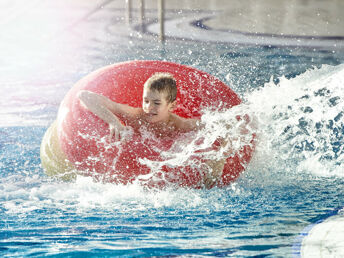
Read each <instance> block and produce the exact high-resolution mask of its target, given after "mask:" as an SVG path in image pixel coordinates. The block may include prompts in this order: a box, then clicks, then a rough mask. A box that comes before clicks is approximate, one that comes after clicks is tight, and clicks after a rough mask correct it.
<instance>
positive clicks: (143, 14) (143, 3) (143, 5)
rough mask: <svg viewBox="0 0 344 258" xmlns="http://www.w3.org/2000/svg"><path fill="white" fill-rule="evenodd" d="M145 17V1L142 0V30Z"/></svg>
mask: <svg viewBox="0 0 344 258" xmlns="http://www.w3.org/2000/svg"><path fill="white" fill-rule="evenodd" d="M144 19H145V1H144V0H140V24H141V31H143V29H144V27H143V23H144Z"/></svg>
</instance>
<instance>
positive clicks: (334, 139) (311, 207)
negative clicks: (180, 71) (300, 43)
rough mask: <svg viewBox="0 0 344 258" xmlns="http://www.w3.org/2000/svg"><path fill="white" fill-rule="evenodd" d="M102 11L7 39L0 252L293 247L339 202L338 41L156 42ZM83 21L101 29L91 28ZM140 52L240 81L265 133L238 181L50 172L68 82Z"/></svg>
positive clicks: (279, 253)
mask: <svg viewBox="0 0 344 258" xmlns="http://www.w3.org/2000/svg"><path fill="white" fill-rule="evenodd" d="M104 17H105V18H103V19H102V20H100V21H99V20H98V18H99V17H97V16H95V17H92V16H91V17H89V18H88V20H87V21H84V23H82V24H81V25H80V26H81V28H80V27H76V28H74V29H73V30H71V31H69V30H66V31H63V34H62V35H63V36H61V37H53V36H54V35H53V36H52V37H49V38H48V41H47V42H49V44H45V45H44V46H41V45H40V46H38V45H37V44H35V42H34V41H33V44H32V45H31V46H27V48H26V50H25V51H24V50H22V48H21V46H22V44H23V43H22V42H16V43H14V42H12V43H8V45H7V46H6V47H7V52H8V53H7V54H6V55H4V58H3V59H2V60H1V62H2V63H3V66H2V68H1V70H0V74H1V77H0V85H1V87H0V93H1V94H0V107H1V112H0V118H1V127H0V171H1V174H0V215H1V221H0V255H1V256H19V257H21V256H53V257H54V256H56V257H59V256H61V257H65V256H69V257H84V256H94V257H96V256H102V257H106V256H125V257H133V256H138V257H151V256H188V257H193V256H195V257H203V256H204V257H206V256H211V257H214V256H215V257H216V256H220V257H223V256H234V257H246V256H258V257H269V256H271V257H290V256H293V255H296V256H297V255H298V254H299V246H300V241H301V240H300V234H301V233H302V232H303V231H304V229H305V228H306V227H308V226H309V225H312V224H313V223H316V222H317V221H319V220H322V219H324V218H326V217H328V216H329V215H333V214H338V213H340V211H341V210H342V209H343V206H344V202H343V200H344V187H343V185H344V172H343V159H344V149H343V142H344V124H343V112H344V108H343V105H344V104H343V103H342V101H341V100H342V98H343V96H344V88H343V85H342V83H343V81H344V65H343V63H344V52H341V51H340V50H335V51H333V50H320V49H307V48H305V49H302V48H275V47H262V46H232V45H226V44H224V43H222V44H213V43H202V42H191V41H183V40H168V41H167V42H166V43H165V44H160V43H159V42H157V41H156V40H154V39H152V38H145V37H143V38H137V37H135V36H132V37H131V36H123V35H118V34H117V35H109V34H108V33H107V32H108V31H110V29H109V27H110V26H112V25H111V24H113V23H110V21H109V20H110V18H109V20H106V17H107V16H106V15H105V16H104ZM111 22H113V20H111ZM118 22H120V21H118ZM85 27H86V28H87V29H89V30H91V31H92V32H94V31H98V33H90V34H88V35H84V34H82V33H81V32H82V31H84V30H85ZM43 29H44V28H43ZM55 36H56V35H55ZM80 38H81V39H82V40H81V39H80ZM29 40H30V39H29ZM7 42H10V41H9V40H8V41H7ZM25 44H27V43H25ZM53 50H54V51H53ZM2 51H3V52H6V51H4V50H2ZM11 53H16V56H13V55H11ZM133 59H157V60H168V61H173V62H178V63H182V64H186V65H190V66H193V67H196V68H198V69H201V70H204V71H207V72H209V73H211V74H213V75H215V76H217V77H218V78H220V79H221V80H223V81H224V82H226V83H228V84H229V85H231V87H232V88H233V89H234V90H235V91H236V92H238V94H239V95H240V96H241V97H242V98H243V100H244V105H243V106H242V107H241V108H242V110H243V111H245V112H247V111H248V112H250V113H251V114H254V116H255V117H256V118H257V124H258V130H257V133H258V139H259V141H258V145H257V148H256V153H255V156H254V157H253V160H252V162H251V163H250V165H249V167H248V168H247V169H246V171H245V173H244V174H243V175H242V176H241V177H240V179H239V180H238V181H236V182H235V183H233V184H232V185H230V186H228V187H226V188H222V189H218V188H214V189H211V190H194V189H173V188H168V189H165V190H156V189H155V190H147V189H143V188H142V187H140V186H139V185H135V184H134V185H129V186H121V185H112V184H101V183H95V182H92V180H91V179H90V178H82V177H80V178H77V180H76V181H75V182H60V181H58V180H55V179H53V178H49V177H47V176H46V175H45V174H44V172H43V169H42V167H41V165H40V158H39V149H40V143H41V140H42V137H43V134H44V132H45V131H46V129H47V128H48V126H49V125H50V124H51V123H52V121H53V120H54V119H55V117H56V114H57V110H58V105H59V103H60V102H61V100H62V99H63V96H64V94H65V93H66V92H67V91H68V89H69V88H70V87H71V86H72V85H73V84H74V83H75V82H76V81H77V80H78V79H80V78H82V77H83V76H84V75H86V74H88V73H89V72H91V71H93V70H95V69H97V68H99V67H102V66H104V65H107V64H111V63H116V62H120V61H126V60H133ZM219 129H220V128H219Z"/></svg>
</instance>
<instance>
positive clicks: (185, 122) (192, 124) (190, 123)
mask: <svg viewBox="0 0 344 258" xmlns="http://www.w3.org/2000/svg"><path fill="white" fill-rule="evenodd" d="M171 120H172V122H173V123H174V125H175V127H176V129H177V130H180V131H181V132H190V131H194V130H197V129H198V128H199V122H200V121H199V120H198V119H193V118H184V117H180V116H178V115H176V114H171Z"/></svg>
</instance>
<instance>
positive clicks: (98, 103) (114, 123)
mask: <svg viewBox="0 0 344 258" xmlns="http://www.w3.org/2000/svg"><path fill="white" fill-rule="evenodd" d="M78 98H79V99H80V101H81V103H82V104H83V105H84V106H85V107H86V108H87V109H88V110H90V111H91V112H92V113H94V114H95V115H97V116H98V117H99V118H101V119H102V120H103V121H105V122H106V123H108V124H109V127H110V137H112V136H113V134H114V133H115V137H116V139H118V138H119V133H120V131H122V130H123V129H124V126H123V125H122V123H121V122H120V121H119V119H118V117H117V116H116V115H115V114H114V113H118V114H125V113H127V112H128V113H129V112H130V111H126V110H125V109H126V105H122V104H118V103H116V102H113V101H111V100H110V99H108V98H107V97H105V96H102V95H99V94H96V93H94V92H90V91H85V90H83V91H80V92H79V93H78Z"/></svg>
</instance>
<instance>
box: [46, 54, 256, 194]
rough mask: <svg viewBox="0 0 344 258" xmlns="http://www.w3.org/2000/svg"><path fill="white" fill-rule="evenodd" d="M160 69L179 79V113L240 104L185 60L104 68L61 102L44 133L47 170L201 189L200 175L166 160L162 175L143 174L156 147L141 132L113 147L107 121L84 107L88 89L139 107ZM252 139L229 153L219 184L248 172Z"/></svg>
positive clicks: (60, 174) (63, 174)
mask: <svg viewBox="0 0 344 258" xmlns="http://www.w3.org/2000/svg"><path fill="white" fill-rule="evenodd" d="M156 72H168V73H171V74H173V76H174V78H175V79H176V81H177V88H178V95H177V107H176V108H175V110H174V113H176V114H177V115H179V116H181V117H185V118H200V117H201V115H202V109H204V108H211V107H213V108H216V110H219V109H228V108H231V107H233V106H235V105H238V104H240V103H241V100H240V98H239V97H238V96H237V94H236V93H235V92H234V91H233V90H231V89H230V88H229V87H228V86H227V85H226V84H224V83H223V82H221V81H220V80H218V79H217V78H215V77H214V76H212V75H210V74H208V73H205V72H203V71H200V70H197V69H195V68H192V67H188V66H185V65H180V64H176V63H171V62H163V61H130V62H123V63H118V64H114V65H110V66H106V67H103V68H101V69H99V70H96V71H95V72H92V73H91V74H89V75H87V76H86V77H84V78H83V79H81V80H80V81H79V82H77V83H76V84H75V85H74V86H73V87H72V88H71V89H70V91H69V92H68V93H67V94H66V96H65V98H64V99H63V101H62V102H61V105H60V107H59V111H58V116H57V119H56V121H55V122H54V123H53V124H52V125H51V126H50V128H49V129H48V130H47V132H46V133H45V135H44V137H43V140H42V144H41V161H42V166H43V168H44V170H45V172H46V174H48V175H50V176H54V177H59V178H62V179H63V180H70V179H73V178H75V176H76V175H77V174H82V175H86V176H92V177H93V178H95V179H96V180H99V181H102V182H113V183H116V184H128V183H132V182H134V181H135V180H140V178H141V179H142V182H143V183H144V184H148V185H149V186H153V187H155V186H157V187H162V186H165V185H166V184H168V183H172V184H175V185H178V186H184V187H192V188H202V176H201V175H200V173H199V172H197V171H195V169H194V168H191V167H182V166H180V167H173V168H170V167H168V166H165V165H164V166H163V167H162V169H161V171H160V172H159V173H160V179H161V180H157V181H156V180H155V181H154V180H148V181H147V179H144V178H146V176H147V175H149V174H150V173H151V171H150V168H149V167H148V166H146V165H145V164H143V163H142V162H140V161H142V160H144V159H148V160H153V161H161V157H160V152H159V151H157V150H156V146H155V147H154V148H151V147H150V146H149V145H148V144H147V143H146V142H142V141H140V139H137V137H133V139H132V140H130V141H129V142H126V143H125V144H123V145H122V146H121V147H120V148H119V147H118V145H116V144H112V145H110V146H109V144H108V143H107V142H106V141H104V139H105V138H106V136H108V134H109V128H108V125H107V124H106V123H105V122H103V121H102V120H101V119H99V118H98V117H97V116H95V115H94V114H93V113H91V112H90V111H88V110H87V109H85V108H84V107H83V106H82V105H81V104H80V101H79V99H78V98H77V93H78V92H79V91H80V90H89V91H93V92H95V93H98V94H102V95H104V96H106V97H108V98H110V99H111V100H113V101H116V102H119V103H123V104H128V105H130V106H133V107H140V106H141V105H142V91H143V85H144V83H145V81H146V80H147V79H148V78H149V77H150V76H151V75H152V74H154V73H156ZM254 138H255V136H254V135H252V141H251V144H248V145H245V146H243V147H242V148H241V149H240V150H239V151H238V152H237V153H235V154H234V155H233V156H232V157H229V158H227V160H226V162H225V165H224V167H223V172H222V175H221V179H220V180H218V181H217V182H216V186H218V187H222V186H226V185H228V184H230V183H231V182H232V181H234V180H235V179H237V178H238V177H239V175H240V174H241V172H243V171H244V169H245V167H246V166H247V164H248V163H249V161H250V159H251V157H252V154H253V151H254ZM196 170H197V169H196ZM159 173H156V175H157V174H159ZM162 174H163V176H161V175H162ZM156 175H155V178H156Z"/></svg>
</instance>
